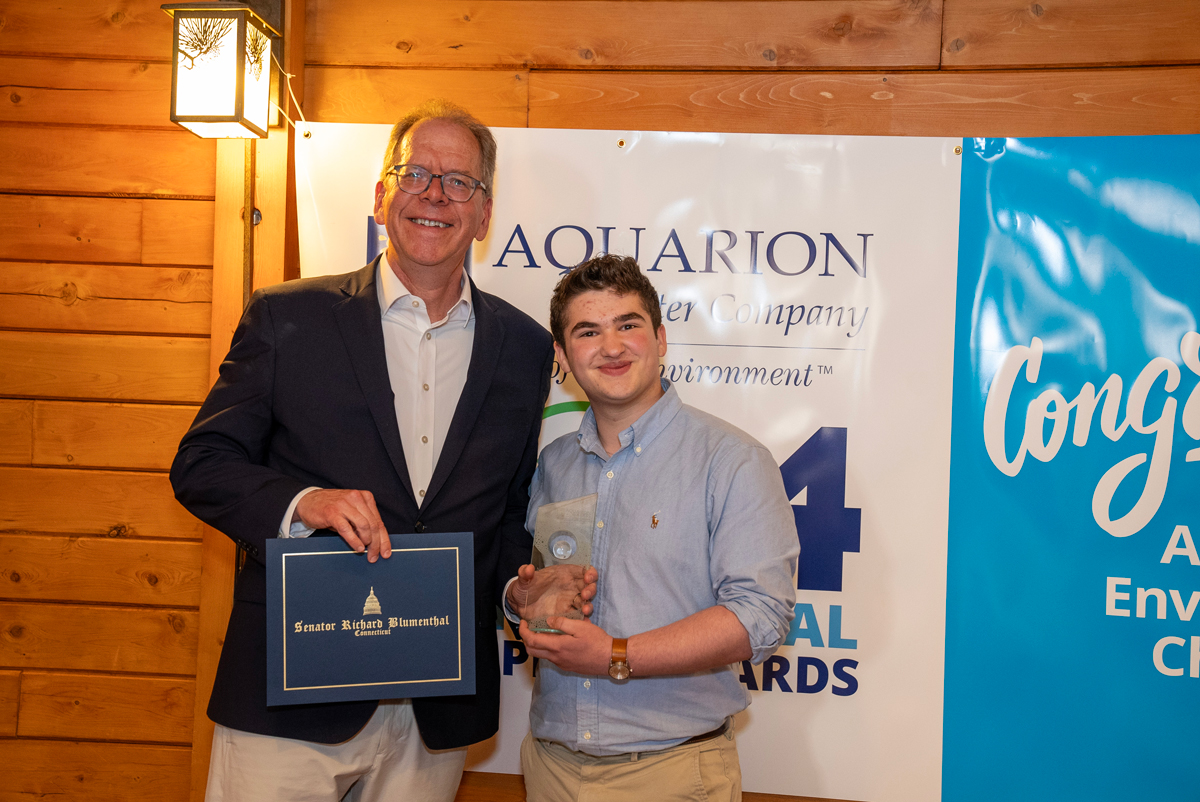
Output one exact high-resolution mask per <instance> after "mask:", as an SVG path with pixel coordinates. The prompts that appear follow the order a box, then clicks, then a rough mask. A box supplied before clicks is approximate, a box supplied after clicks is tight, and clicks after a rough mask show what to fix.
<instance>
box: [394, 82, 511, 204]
mask: <svg viewBox="0 0 1200 802" xmlns="http://www.w3.org/2000/svg"><path fill="white" fill-rule="evenodd" d="M424 120H448V121H449V122H452V123H455V124H457V125H461V126H462V127H463V128H465V129H467V131H469V132H470V133H471V135H472V136H474V137H475V141H476V142H478V143H479V161H480V164H481V166H482V168H483V175H481V176H477V177H478V178H479V180H480V181H482V182H483V186H484V191H485V192H486V193H487V194H489V195H490V194H491V192H492V179H493V178H494V177H495V175H496V138H495V137H493V136H492V132H491V131H490V130H488V127H487V126H486V125H484V124H483V123H481V122H479V120H477V119H475V116H474V115H473V114H471V112H469V111H467V110H466V109H464V108H463V107H462V106H458V105H456V104H454V103H451V102H450V101H448V100H443V99H441V98H435V99H433V100H427V101H425V102H424V103H422V104H421V105H419V106H417V107H416V108H414V109H413V110H412V111H410V112H409V113H408V114H406V115H404V116H403V117H402V118H401V119H400V122H398V123H396V125H395V126H393V127H392V135H391V136H390V137H388V146H387V150H386V151H385V152H384V157H383V169H382V170H381V171H380V172H379V180H380V181H386V180H387V175H388V170H390V169H392V168H393V167H395V166H396V161H395V160H396V151H397V150H399V149H400V140H402V139H404V135H405V134H407V133H408V132H409V131H411V130H412V127H413V126H414V125H416V124H417V123H419V122H422V121H424Z"/></svg>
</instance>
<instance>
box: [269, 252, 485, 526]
mask: <svg viewBox="0 0 1200 802" xmlns="http://www.w3.org/2000/svg"><path fill="white" fill-rule="evenodd" d="M375 288H376V291H377V294H378V297H379V313H380V317H381V322H382V326H383V350H384V354H385V356H386V358H387V371H388V379H389V380H390V382H391V385H392V393H393V395H394V396H395V406H396V423H397V424H398V425H399V427H400V442H401V443H402V444H403V446H404V460H405V462H407V463H408V477H409V479H410V480H411V481H412V488H413V493H415V494H416V497H417V504H418V505H420V504H422V503H423V502H424V500H425V491H426V490H427V489H428V487H429V480H430V479H432V478H433V469H434V466H436V465H437V461H438V457H440V456H441V453H442V446H443V445H444V444H445V442H446V434H447V432H449V430H450V421H451V420H452V419H453V417H454V411H455V409H457V408H458V399H459V396H461V395H462V391H463V387H464V386H465V385H466V383H467V368H468V367H469V366H470V364H471V349H472V346H473V345H474V341H475V309H474V307H473V306H472V305H471V284H470V282H469V281H467V277H466V276H465V275H464V276H463V277H462V281H461V284H460V288H461V294H460V296H459V299H458V301H457V303H455V304H454V306H452V307H451V308H450V311H449V312H448V313H447V314H446V316H445V317H444V318H442V319H441V320H439V321H437V322H436V323H432V322H430V320H429V310H428V308H427V307H426V306H425V301H423V300H421V299H420V298H418V297H417V296H415V295H413V294H412V293H410V292H409V291H408V288H407V287H405V286H404V283H403V282H402V281H400V278H399V276H397V275H396V273H395V272H394V271H393V270H392V269H391V268H390V266H389V265H388V263H387V257H386V255H381V256H380V257H379V258H378V259H377V260H376V262H375ZM319 489H320V488H316V487H309V488H306V489H304V490H302V491H301V492H299V493H297V494H296V497H295V498H293V499H292V503H291V504H290V505H289V506H288V509H287V512H286V513H285V514H284V516H283V521H282V522H281V523H280V527H279V534H280V536H281V537H308V536H309V535H311V534H312V533H313V530H312V529H310V528H309V527H307V526H305V525H304V524H303V523H302V522H300V521H296V522H295V523H292V524H291V525H290V526H289V525H288V524H289V522H290V521H291V520H292V516H293V515H294V514H295V512H296V505H297V504H299V503H300V499H301V498H303V497H304V496H305V495H306V494H308V493H311V492H312V491H313V490H319ZM347 489H352V488H347Z"/></svg>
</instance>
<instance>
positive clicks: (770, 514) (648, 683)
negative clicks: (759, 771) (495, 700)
mask: <svg viewBox="0 0 1200 802" xmlns="http://www.w3.org/2000/svg"><path fill="white" fill-rule="evenodd" d="M550 325H551V333H552V334H553V336H554V348H555V352H556V355H557V357H558V360H559V363H560V364H561V365H563V366H564V367H566V368H567V369H569V370H570V372H571V373H573V374H574V375H575V379H576V381H578V383H579V385H580V387H582V388H583V390H584V392H585V393H586V394H587V397H588V400H589V401H590V402H591V408H590V409H589V410H588V412H587V413H586V414H585V415H584V419H583V422H582V424H581V425H580V427H579V431H578V432H576V433H574V434H569V435H566V436H564V437H561V438H559V439H558V440H556V441H555V442H553V443H552V444H550V445H549V446H547V447H546V449H545V450H544V451H543V452H542V455H541V457H540V459H539V463H538V470H537V472H536V473H535V475H534V479H533V483H532V485H531V487H530V495H531V499H530V506H529V515H528V518H527V521H526V528H527V529H528V530H529V531H530V532H533V531H534V528H535V525H536V522H537V516H538V510H539V508H541V507H542V506H543V505H545V504H550V503H554V502H561V501H566V500H570V499H574V498H579V497H583V496H587V495H590V494H593V493H595V494H597V505H596V518H595V522H594V528H593V530H592V538H593V544H592V562H593V563H594V565H595V567H596V568H597V569H598V570H599V575H600V577H601V580H600V582H599V584H598V592H597V594H596V597H595V599H594V600H593V612H592V616H591V618H590V620H586V621H583V620H571V619H566V618H551V619H550V620H549V621H548V624H549V626H550V627H553V628H557V629H559V630H561V631H562V633H563V634H561V635H556V634H548V633H539V632H533V631H531V630H530V629H529V627H528V625H527V624H526V623H522V624H521V627H520V631H521V635H522V637H523V638H524V641H525V645H526V647H527V649H528V650H529V653H530V654H532V655H534V656H535V657H539V658H542V660H543V661H545V662H543V663H542V666H541V668H540V669H539V672H538V677H537V681H536V684H535V686H534V696H533V704H532V707H531V710H530V720H531V734H530V736H529V737H528V738H527V739H526V741H525V742H524V744H522V749H521V757H522V767H523V770H524V773H525V783H526V789H527V792H528V795H529V799H530V802H566V800H571V801H572V802H574V800H577V799H579V798H580V795H581V794H584V793H585V792H586V791H587V790H588V789H593V791H597V790H600V789H603V794H604V799H605V800H613V801H614V802H615V801H618V800H624V799H629V800H634V799H637V800H645V799H654V800H656V801H657V800H669V799H709V800H736V799H740V798H741V771H740V768H739V765H738V760H737V749H736V745H735V743H734V740H733V730H732V723H731V718H732V716H733V715H734V714H735V713H737V712H738V711H740V710H742V709H744V708H745V707H746V706H747V705H748V704H749V695H748V693H747V691H746V689H745V688H744V687H743V686H742V684H741V682H740V680H739V678H738V677H739V674H738V671H737V670H736V669H735V668H734V666H736V665H738V664H740V662H741V661H743V660H753V661H754V662H761V661H762V660H764V659H766V657H767V656H768V655H770V653H771V652H772V651H774V650H775V648H776V647H778V646H779V644H780V643H781V642H782V641H783V638H784V637H785V635H786V633H787V629H788V624H789V622H790V621H791V619H792V616H793V608H794V604H795V581H794V577H795V572H796V561H797V558H798V556H799V543H798V539H797V537H796V528H795V523H794V518H793V516H792V512H791V508H790V506H789V502H788V498H787V495H786V493H785V492H784V488H783V481H782V479H781V476H780V473H779V468H778V466H777V465H776V463H775V460H774V458H773V457H772V456H771V453H770V452H769V451H768V450H767V449H766V448H765V447H764V446H762V445H761V444H759V443H758V442H756V441H755V440H754V439H753V438H751V437H750V436H749V435H747V434H746V433H745V432H742V431H741V430H739V429H737V428H735V427H733V426H731V425H730V424H728V423H726V422H725V421H722V420H721V419H719V418H717V417H714V416H712V415H709V414H707V413H704V412H701V411H700V410H698V409H695V408H693V407H690V406H687V405H685V404H683V403H682V402H681V401H680V399H679V396H678V394H677V393H676V390H675V388H674V387H673V386H672V385H671V384H670V382H668V381H666V380H665V379H663V378H661V370H660V367H659V359H660V358H661V357H663V356H665V355H666V351H667V340H666V330H665V328H664V327H663V325H662V321H661V314H660V310H659V304H658V294H657V293H656V292H655V290H654V287H653V286H652V285H651V283H650V281H649V280H648V279H647V278H646V276H645V274H644V273H642V272H641V270H640V269H639V268H638V265H637V262H636V261H634V260H633V259H631V258H628V257H622V256H615V255H611V254H607V255H603V256H600V257H597V258H595V259H591V260H589V261H587V262H585V263H583V264H582V265H580V266H578V267H576V268H575V269H574V270H572V271H571V272H570V273H568V274H567V275H566V276H564V277H563V278H562V280H561V281H560V282H559V284H558V286H557V287H556V288H555V291H554V296H553V298H552V300H551V312H550ZM531 571H532V568H531V567H529V566H526V567H524V568H522V574H527V573H530V572H531Z"/></svg>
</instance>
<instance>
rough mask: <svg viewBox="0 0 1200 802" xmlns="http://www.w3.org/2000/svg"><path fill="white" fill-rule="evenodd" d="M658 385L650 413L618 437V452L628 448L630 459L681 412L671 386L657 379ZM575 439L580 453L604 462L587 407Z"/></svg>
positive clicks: (604, 455)
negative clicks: (660, 386)
mask: <svg viewBox="0 0 1200 802" xmlns="http://www.w3.org/2000/svg"><path fill="white" fill-rule="evenodd" d="M659 381H661V382H662V388H663V394H662V397H661V398H659V399H658V400H657V401H655V402H654V405H653V406H652V407H650V409H648V410H646V411H645V412H643V413H642V416H641V417H640V418H638V419H637V420H635V421H634V422H633V424H632V425H630V426H629V428H627V429H625V431H623V432H621V434H620V435H618V439H619V440H620V442H621V448H620V450H621V451H624V450H625V449H627V448H629V447H630V446H631V445H632V446H633V453H634V456H637V457H640V456H641V455H642V452H643V451H645V449H646V447H647V446H649V445H650V443H651V442H652V441H653V440H654V438H656V437H658V435H659V433H660V432H661V431H662V430H663V429H665V428H667V424H668V423H670V422H671V420H672V419H674V417H675V415H676V414H677V413H678V412H679V410H681V409H683V402H682V401H680V400H679V393H678V392H676V391H675V385H673V384H671V382H670V381H668V380H667V379H659ZM577 437H578V438H579V446H580V448H582V449H583V450H584V451H587V452H589V453H592V454H596V455H597V456H599V457H600V458H601V459H608V452H607V451H605V450H604V446H603V445H601V444H600V431H599V430H598V429H597V428H596V413H595V412H594V411H593V410H592V408H591V407H588V410H587V412H585V413H583V421H582V422H580V424H579V431H578V433H577ZM613 456H616V455H615V454H614V455H613Z"/></svg>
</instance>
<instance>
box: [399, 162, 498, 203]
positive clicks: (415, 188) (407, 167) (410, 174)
mask: <svg viewBox="0 0 1200 802" xmlns="http://www.w3.org/2000/svg"><path fill="white" fill-rule="evenodd" d="M388 175H394V176H396V186H398V187H400V190H401V191H402V192H407V193H408V194H409V195H420V194H421V193H422V192H424V191H425V190H427V189H429V185H430V184H432V183H433V179H435V178H440V179H441V180H442V194H443V195H445V196H446V197H447V198H449V199H450V200H452V201H455V202H456V203H466V202H467V201H469V200H470V199H471V197H472V196H473V195H474V194H475V190H476V189H478V188H479V187H483V191H484V192H487V187H485V186H483V182H482V181H480V180H478V179H476V178H472V177H471V176H469V175H466V174H464V173H445V174H443V175H438V174H437V173H431V172H429V171H428V170H426V169H425V168H424V167H421V166H420V165H417V164H397V165H396V166H395V167H393V168H392V169H390V170H388Z"/></svg>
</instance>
